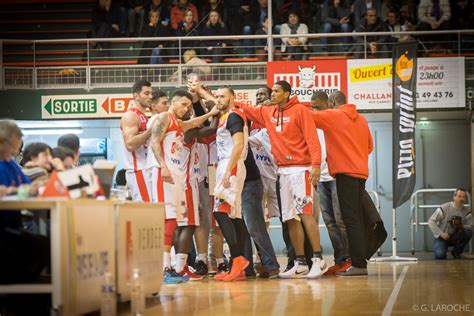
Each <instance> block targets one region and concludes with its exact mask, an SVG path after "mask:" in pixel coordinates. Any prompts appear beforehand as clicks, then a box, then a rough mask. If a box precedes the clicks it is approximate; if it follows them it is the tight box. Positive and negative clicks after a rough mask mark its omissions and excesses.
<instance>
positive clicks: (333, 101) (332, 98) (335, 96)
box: [328, 90, 347, 108]
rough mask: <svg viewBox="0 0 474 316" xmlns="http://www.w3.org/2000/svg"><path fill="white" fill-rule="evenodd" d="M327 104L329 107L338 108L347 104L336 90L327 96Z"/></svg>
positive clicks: (341, 93) (340, 92) (341, 94)
mask: <svg viewBox="0 0 474 316" xmlns="http://www.w3.org/2000/svg"><path fill="white" fill-rule="evenodd" d="M328 103H329V107H331V108H338V107H340V106H341V105H344V104H346V103H347V101H346V95H345V94H344V93H343V92H342V91H339V90H336V91H334V92H333V93H331V94H330V95H329V100H328Z"/></svg>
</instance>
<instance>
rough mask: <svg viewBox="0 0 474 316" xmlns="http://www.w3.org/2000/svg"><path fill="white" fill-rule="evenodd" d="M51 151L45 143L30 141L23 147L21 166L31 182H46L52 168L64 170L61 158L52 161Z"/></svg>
mask: <svg viewBox="0 0 474 316" xmlns="http://www.w3.org/2000/svg"><path fill="white" fill-rule="evenodd" d="M51 152H52V150H51V147H49V146H48V145H47V144H45V143H31V144H28V145H27V146H26V147H25V150H24V151H23V160H22V161H21V166H22V167H23V169H22V171H23V173H24V174H25V175H26V176H27V177H28V178H30V180H31V182H34V181H41V182H46V180H48V177H49V173H50V172H51V171H53V169H57V170H64V166H63V165H62V162H61V160H59V159H57V160H56V161H53V156H52V154H51Z"/></svg>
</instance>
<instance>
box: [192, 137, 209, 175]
mask: <svg viewBox="0 0 474 316" xmlns="http://www.w3.org/2000/svg"><path fill="white" fill-rule="evenodd" d="M194 146H196V149H195V150H196V152H197V155H198V160H199V176H198V180H199V181H203V180H204V178H206V177H207V165H208V163H209V146H208V145H206V144H202V143H196V144H194Z"/></svg>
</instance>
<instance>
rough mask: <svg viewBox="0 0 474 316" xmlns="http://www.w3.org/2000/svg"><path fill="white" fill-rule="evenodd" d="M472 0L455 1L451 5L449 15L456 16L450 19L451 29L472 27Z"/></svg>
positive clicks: (473, 14)
mask: <svg viewBox="0 0 474 316" xmlns="http://www.w3.org/2000/svg"><path fill="white" fill-rule="evenodd" d="M473 6H474V2H473V1H468V0H459V1H455V4H454V5H452V6H451V16H455V17H458V18H457V19H451V27H452V29H453V30H463V29H468V30H472V29H474V10H473Z"/></svg>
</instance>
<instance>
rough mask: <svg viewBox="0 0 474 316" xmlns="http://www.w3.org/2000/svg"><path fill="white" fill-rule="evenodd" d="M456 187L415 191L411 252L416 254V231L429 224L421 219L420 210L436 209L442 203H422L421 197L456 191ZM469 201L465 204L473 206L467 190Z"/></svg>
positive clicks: (411, 219) (412, 211)
mask: <svg viewBox="0 0 474 316" xmlns="http://www.w3.org/2000/svg"><path fill="white" fill-rule="evenodd" d="M455 191H456V189H421V190H417V191H415V192H414V193H413V194H412V196H411V198H410V210H411V212H410V213H411V215H410V235H411V253H412V254H415V232H418V229H419V227H420V226H422V227H426V226H428V222H427V221H424V219H422V220H423V221H420V215H419V213H420V212H419V210H420V209H421V210H425V209H431V210H436V209H437V208H438V207H440V206H441V204H424V203H423V202H421V203H420V201H419V199H420V198H422V199H424V198H425V196H424V195H425V194H435V193H445V192H455ZM466 193H467V198H468V201H467V202H468V203H467V204H465V206H467V207H470V206H471V195H470V194H469V192H467V191H466ZM469 249H470V250H469V252H470V253H472V242H471V243H470V248H469Z"/></svg>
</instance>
